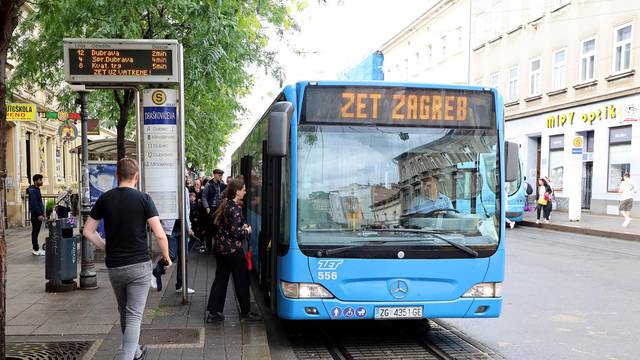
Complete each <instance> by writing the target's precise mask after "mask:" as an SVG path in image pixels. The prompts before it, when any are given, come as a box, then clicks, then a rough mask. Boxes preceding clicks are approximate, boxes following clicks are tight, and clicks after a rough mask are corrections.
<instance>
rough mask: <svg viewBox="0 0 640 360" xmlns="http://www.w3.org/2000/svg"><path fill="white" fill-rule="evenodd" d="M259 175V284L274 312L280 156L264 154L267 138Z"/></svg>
mask: <svg viewBox="0 0 640 360" xmlns="http://www.w3.org/2000/svg"><path fill="white" fill-rule="evenodd" d="M262 149H263V152H262V154H263V161H262V175H263V179H264V180H263V181H264V184H263V186H262V199H263V201H262V229H261V230H262V231H261V234H260V237H259V254H260V269H259V275H260V287H261V289H262V291H263V292H264V294H265V301H266V302H267V304H269V305H270V307H271V309H272V311H274V312H276V311H277V309H276V303H277V296H276V294H277V285H278V281H277V276H278V275H277V264H278V243H279V239H280V238H281V237H282V236H283V234H281V231H280V215H281V213H280V211H281V208H280V207H281V202H280V199H281V198H280V195H281V194H280V191H281V183H282V158H280V157H271V156H268V155H267V142H266V141H263V143H262Z"/></svg>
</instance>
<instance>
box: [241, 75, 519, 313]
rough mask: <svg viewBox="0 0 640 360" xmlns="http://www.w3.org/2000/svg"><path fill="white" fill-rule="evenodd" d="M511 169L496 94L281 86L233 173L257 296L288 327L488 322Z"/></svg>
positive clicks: (495, 301)
mask: <svg viewBox="0 0 640 360" xmlns="http://www.w3.org/2000/svg"><path fill="white" fill-rule="evenodd" d="M514 159H515V160H514ZM517 161H518V157H517V146H512V144H506V145H505V143H504V135H503V102H502V98H501V96H499V95H498V93H497V92H496V90H495V89H490V88H483V87H477V86H450V85H429V84H414V83H392V82H377V81H370V82H335V81H333V82H332V81H319V82H308V81H307V82H298V83H296V84H294V85H289V86H286V87H285V88H284V89H283V90H282V91H281V93H280V94H279V95H278V96H277V98H276V99H275V100H274V101H273V103H272V105H271V106H270V107H269V109H268V110H267V111H266V112H265V113H264V115H263V116H262V117H261V119H260V120H259V121H258V122H257V123H256V125H255V126H254V128H253V129H252V130H251V132H250V133H249V134H248V135H247V137H246V139H244V141H243V143H242V144H241V145H240V147H239V148H238V149H237V151H236V152H235V153H234V154H233V156H232V166H231V167H232V174H233V175H234V176H237V175H242V176H243V178H244V180H245V184H246V187H247V195H246V198H245V199H244V206H243V211H244V213H245V216H246V219H247V222H248V223H249V224H251V225H252V228H253V232H252V234H251V235H250V237H249V241H248V245H247V247H248V248H249V249H250V250H251V253H252V257H253V261H252V263H253V269H254V270H255V272H256V274H257V278H258V281H259V285H260V287H261V288H262V290H263V292H264V294H265V300H266V301H267V303H268V304H269V306H270V307H271V309H272V310H273V311H274V313H275V314H277V315H278V316H279V317H281V318H285V319H296V320H316V319H333V320H357V319H416V318H446V317H472V318H473V317H477V318H484V317H497V316H499V315H500V310H501V305H502V297H501V292H502V291H501V289H502V286H501V285H502V281H503V278H504V262H505V259H504V210H503V208H504V201H505V199H506V197H505V196H503V192H504V189H505V186H504V184H505V181H513V180H514V177H515V175H514V173H515V172H516V168H517ZM249 249H248V250H249Z"/></svg>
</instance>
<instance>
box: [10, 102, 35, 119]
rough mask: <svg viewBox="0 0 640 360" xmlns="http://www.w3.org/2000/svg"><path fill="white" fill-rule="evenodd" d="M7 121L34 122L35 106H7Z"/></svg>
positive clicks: (21, 104)
mask: <svg viewBox="0 0 640 360" xmlns="http://www.w3.org/2000/svg"><path fill="white" fill-rule="evenodd" d="M7 120H8V121H36V104H26V103H9V104H7Z"/></svg>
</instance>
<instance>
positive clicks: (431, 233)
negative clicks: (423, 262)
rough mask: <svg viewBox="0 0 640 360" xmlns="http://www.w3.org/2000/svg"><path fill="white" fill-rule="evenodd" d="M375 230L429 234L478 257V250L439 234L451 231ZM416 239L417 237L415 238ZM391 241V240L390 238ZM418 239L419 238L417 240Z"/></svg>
mask: <svg viewBox="0 0 640 360" xmlns="http://www.w3.org/2000/svg"><path fill="white" fill-rule="evenodd" d="M375 231H379V232H406V233H414V234H429V235H431V236H432V237H434V238H436V239H439V240H442V241H444V242H446V243H447V244H449V245H451V246H453V247H454V248H456V249H458V250H461V251H464V252H466V253H467V254H469V255H472V256H473V257H478V255H479V254H478V252H477V251H475V250H473V249H472V248H470V247H468V246H466V245H463V244H460V243H459V242H456V241H453V240H451V239H447V238H446V237H444V236H442V235H440V234H441V233H449V234H452V233H454V232H453V231H447V230H445V231H441V230H424V229H377V230H375ZM416 240H417V239H416ZM391 241H393V240H391ZM391 241H389V240H382V241H381V242H380V243H385V242H391ZM418 241H420V240H418ZM398 242H414V241H413V240H399V241H398Z"/></svg>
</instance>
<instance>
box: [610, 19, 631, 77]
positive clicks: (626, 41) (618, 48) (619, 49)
mask: <svg viewBox="0 0 640 360" xmlns="http://www.w3.org/2000/svg"><path fill="white" fill-rule="evenodd" d="M631 32H632V28H631V24H627V25H623V26H620V27H617V28H616V30H615V32H614V48H613V71H614V72H622V71H627V70H629V67H630V66H631V37H632V33H631Z"/></svg>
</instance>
